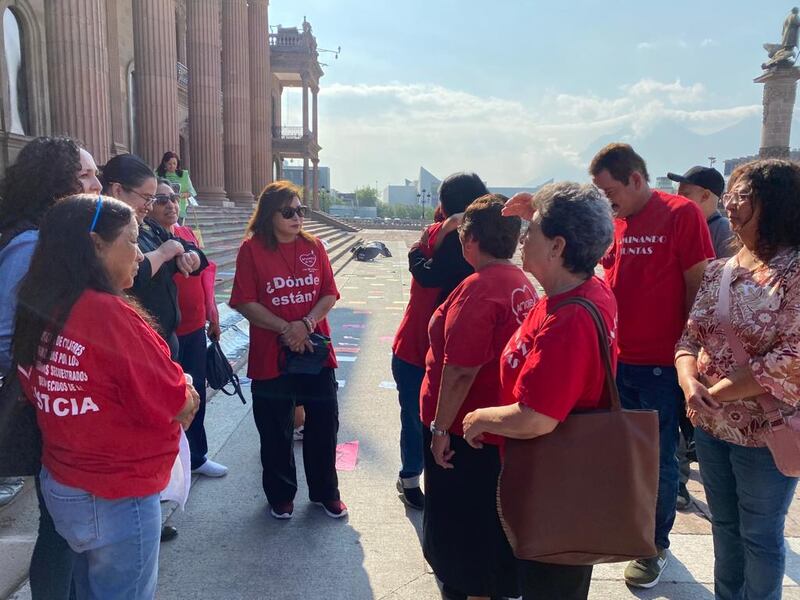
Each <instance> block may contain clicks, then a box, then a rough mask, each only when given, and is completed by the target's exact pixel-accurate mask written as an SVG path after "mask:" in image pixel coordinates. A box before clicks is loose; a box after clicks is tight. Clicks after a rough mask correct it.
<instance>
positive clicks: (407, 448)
mask: <svg viewBox="0 0 800 600" xmlns="http://www.w3.org/2000/svg"><path fill="white" fill-rule="evenodd" d="M392 376H393V377H394V382H395V383H396V384H397V395H398V397H399V399H400V462H401V468H400V479H406V480H412V481H414V482H415V483H416V485H411V486H407V487H419V476H420V475H422V469H423V466H424V458H423V454H422V443H423V442H422V421H421V420H420V418H419V391H420V388H421V387H422V379H423V378H424V377H425V369H423V368H422V367H418V366H416V365H412V364H411V363H407V362H406V361H404V360H401V359H399V358H397V357H396V356H395V355H394V354H392Z"/></svg>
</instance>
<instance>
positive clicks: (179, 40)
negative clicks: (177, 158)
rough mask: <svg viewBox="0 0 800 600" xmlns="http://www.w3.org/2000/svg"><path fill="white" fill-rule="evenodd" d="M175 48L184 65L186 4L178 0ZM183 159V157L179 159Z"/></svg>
mask: <svg viewBox="0 0 800 600" xmlns="http://www.w3.org/2000/svg"><path fill="white" fill-rule="evenodd" d="M175 47H176V50H177V52H178V62H180V63H183V64H184V65H185V64H186V4H185V3H184V2H181V1H180V0H178V2H177V5H176V7H175ZM181 158H183V157H181Z"/></svg>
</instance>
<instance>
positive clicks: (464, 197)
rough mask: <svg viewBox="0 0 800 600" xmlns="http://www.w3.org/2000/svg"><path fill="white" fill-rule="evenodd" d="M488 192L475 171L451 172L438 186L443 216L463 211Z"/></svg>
mask: <svg viewBox="0 0 800 600" xmlns="http://www.w3.org/2000/svg"><path fill="white" fill-rule="evenodd" d="M488 193H489V190H488V189H487V188H486V184H485V183H483V181H482V180H481V178H480V177H478V174H477V173H466V172H461V173H453V174H452V175H448V176H447V177H446V178H445V180H444V181H443V182H442V183H441V185H440V186H439V204H440V205H441V206H442V210H443V211H444V214H445V216H447V217H449V216H450V215H454V214H456V213H460V212H464V211H465V210H466V208H467V206H469V205H470V203H471V202H472V201H473V200H475V199H476V198H480V197H481V196H485V195H486V194H488Z"/></svg>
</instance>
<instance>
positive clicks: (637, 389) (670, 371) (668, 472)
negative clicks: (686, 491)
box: [617, 362, 683, 548]
mask: <svg viewBox="0 0 800 600" xmlns="http://www.w3.org/2000/svg"><path fill="white" fill-rule="evenodd" d="M617 388H618V389H619V395H620V400H621V401H622V406H623V408H630V409H651V410H656V411H658V433H659V469H658V501H657V502H656V540H655V541H656V546H658V547H659V548H669V532H670V531H671V530H672V525H673V524H674V523H675V510H676V502H677V500H678V476H679V474H678V460H677V458H676V457H675V452H676V451H677V450H678V417H679V415H680V411H682V410H683V394H682V393H681V389H680V388H679V387H678V375H677V372H676V371H675V367H661V366H654V365H650V366H643V365H629V364H625V363H622V362H620V363H619V364H618V365H617Z"/></svg>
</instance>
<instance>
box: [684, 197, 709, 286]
mask: <svg viewBox="0 0 800 600" xmlns="http://www.w3.org/2000/svg"><path fill="white" fill-rule="evenodd" d="M674 227H675V237H674V239H675V240H676V249H677V254H678V263H679V264H680V267H681V270H682V271H684V272H685V271H688V270H689V269H691V268H692V267H693V266H695V265H696V264H697V263H699V262H702V261H704V260H710V259H713V258H714V256H715V255H714V245H713V244H712V242H711V233H710V232H709V230H708V224H707V223H706V220H705V218H703V213H702V212H701V211H700V209H699V208H698V207H697V206H696V205H695V204H694V203H687V204H685V205H684V206H682V207H681V208H680V209H679V210H678V211H676V214H675V221H674Z"/></svg>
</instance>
